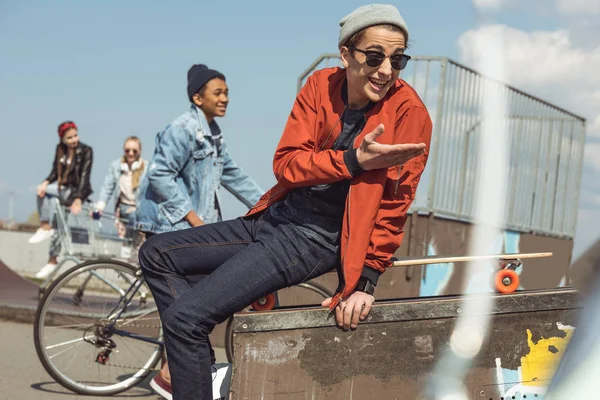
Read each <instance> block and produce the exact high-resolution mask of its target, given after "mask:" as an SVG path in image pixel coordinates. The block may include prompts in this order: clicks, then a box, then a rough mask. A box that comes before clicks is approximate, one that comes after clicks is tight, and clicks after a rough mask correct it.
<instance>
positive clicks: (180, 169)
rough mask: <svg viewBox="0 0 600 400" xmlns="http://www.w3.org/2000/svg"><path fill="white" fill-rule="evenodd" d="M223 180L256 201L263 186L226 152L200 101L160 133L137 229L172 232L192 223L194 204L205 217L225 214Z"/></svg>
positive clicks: (242, 197)
mask: <svg viewBox="0 0 600 400" xmlns="http://www.w3.org/2000/svg"><path fill="white" fill-rule="evenodd" d="M221 185H223V187H225V189H227V190H228V191H229V192H231V193H232V194H233V195H234V196H235V197H237V198H238V199H239V200H240V201H242V202H243V203H244V204H245V205H246V206H248V207H252V206H253V205H254V204H255V203H256V202H257V201H258V199H259V198H260V197H261V196H262V194H263V193H264V191H263V190H262V189H261V188H260V187H259V186H258V185H257V184H256V182H254V180H253V179H252V178H250V177H249V176H248V175H246V174H245V173H244V172H243V171H242V169H241V168H240V167H238V166H237V165H236V164H235V162H234V161H233V160H232V159H231V157H230V156H229V154H228V153H227V147H226V145H225V142H224V141H223V139H222V137H221V135H220V129H219V126H218V125H217V124H216V122H214V121H213V123H211V125H210V126H209V124H208V122H207V120H206V117H205V116H204V113H203V112H202V110H200V109H198V108H197V107H196V106H195V105H192V106H191V109H190V110H189V111H188V112H186V113H185V114H183V115H181V116H179V117H178V118H177V119H175V121H173V122H172V123H171V124H170V125H168V126H167V127H166V128H165V130H164V131H162V132H160V133H159V134H157V135H156V143H155V150H154V155H153V157H152V160H151V161H150V165H149V167H148V171H147V173H146V176H145V177H144V179H143V181H142V184H141V185H140V192H139V197H138V207H137V215H136V229H139V230H141V231H144V232H153V233H161V232H169V231H176V230H181V229H185V228H189V227H190V225H189V224H188V222H187V221H186V220H185V219H184V217H185V216H186V215H187V214H188V213H189V212H190V211H191V210H194V211H195V212H196V214H198V216H199V217H200V219H202V221H204V222H205V223H213V222H217V221H220V220H221V204H220V203H221V202H220V201H219V189H220V187H221Z"/></svg>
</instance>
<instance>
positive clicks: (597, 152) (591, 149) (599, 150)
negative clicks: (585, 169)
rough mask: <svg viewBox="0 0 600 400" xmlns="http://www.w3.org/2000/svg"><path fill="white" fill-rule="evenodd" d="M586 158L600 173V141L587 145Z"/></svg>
mask: <svg viewBox="0 0 600 400" xmlns="http://www.w3.org/2000/svg"><path fill="white" fill-rule="evenodd" d="M584 159H585V160H586V162H587V163H588V165H591V166H592V167H594V168H596V170H597V171H598V173H600V143H589V144H587V145H586V146H585V156H584Z"/></svg>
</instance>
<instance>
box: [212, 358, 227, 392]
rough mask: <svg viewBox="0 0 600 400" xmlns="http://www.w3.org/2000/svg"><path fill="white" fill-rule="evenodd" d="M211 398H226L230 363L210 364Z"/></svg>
mask: <svg viewBox="0 0 600 400" xmlns="http://www.w3.org/2000/svg"><path fill="white" fill-rule="evenodd" d="M212 370H213V373H212V378H213V399H214V400H220V399H223V400H224V399H228V398H229V387H230V386H231V364H228V363H223V364H215V365H213V366H212Z"/></svg>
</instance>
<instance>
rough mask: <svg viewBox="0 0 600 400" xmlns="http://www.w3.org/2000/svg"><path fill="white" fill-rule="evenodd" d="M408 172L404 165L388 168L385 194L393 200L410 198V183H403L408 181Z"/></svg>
mask: <svg viewBox="0 0 600 400" xmlns="http://www.w3.org/2000/svg"><path fill="white" fill-rule="evenodd" d="M408 174H409V172H408V171H406V170H403V166H394V167H391V168H388V172H387V178H386V180H385V190H384V195H385V196H387V197H388V198H391V199H392V200H405V199H407V198H409V197H410V195H411V193H412V189H411V187H410V185H408V184H405V183H403V182H406V179H407V178H408Z"/></svg>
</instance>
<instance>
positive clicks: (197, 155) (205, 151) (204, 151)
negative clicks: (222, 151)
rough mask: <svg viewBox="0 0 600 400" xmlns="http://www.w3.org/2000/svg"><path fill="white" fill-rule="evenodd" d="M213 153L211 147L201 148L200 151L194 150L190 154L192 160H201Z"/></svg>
mask: <svg viewBox="0 0 600 400" xmlns="http://www.w3.org/2000/svg"><path fill="white" fill-rule="evenodd" d="M214 152H215V150H214V149H213V148H212V147H203V148H201V149H198V150H195V151H194V152H193V153H192V157H194V160H203V159H205V158H206V157H208V156H210V155H211V154H213V153H214Z"/></svg>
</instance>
